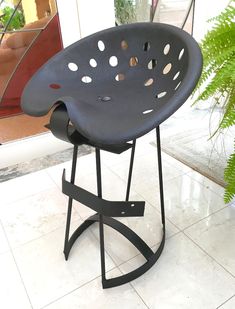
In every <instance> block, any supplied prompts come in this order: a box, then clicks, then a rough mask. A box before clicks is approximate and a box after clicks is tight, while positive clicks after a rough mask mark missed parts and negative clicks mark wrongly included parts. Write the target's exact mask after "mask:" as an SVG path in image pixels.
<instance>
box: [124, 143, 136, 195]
mask: <svg viewBox="0 0 235 309" xmlns="http://www.w3.org/2000/svg"><path fill="white" fill-rule="evenodd" d="M135 145H136V140H134V141H133V143H132V149H131V159H130V166H129V174H128V181H127V189H126V201H129V196H130V188H131V178H132V171H133V164H134V157H135Z"/></svg>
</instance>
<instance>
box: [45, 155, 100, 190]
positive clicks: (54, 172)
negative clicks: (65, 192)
mask: <svg viewBox="0 0 235 309" xmlns="http://www.w3.org/2000/svg"><path fill="white" fill-rule="evenodd" d="M71 166H72V161H68V162H65V163H61V164H58V165H55V166H53V167H50V168H48V169H46V170H45V171H46V172H47V173H48V174H49V175H50V177H51V178H52V179H53V181H54V182H55V183H56V184H57V185H58V186H59V187H60V188H61V183H62V173H63V170H64V169H65V172H66V178H67V179H68V180H69V179H70V173H71ZM90 174H92V175H96V165H95V153H91V154H88V155H85V156H82V157H79V158H78V159H77V168H76V179H79V178H82V177H84V176H87V175H90Z"/></svg>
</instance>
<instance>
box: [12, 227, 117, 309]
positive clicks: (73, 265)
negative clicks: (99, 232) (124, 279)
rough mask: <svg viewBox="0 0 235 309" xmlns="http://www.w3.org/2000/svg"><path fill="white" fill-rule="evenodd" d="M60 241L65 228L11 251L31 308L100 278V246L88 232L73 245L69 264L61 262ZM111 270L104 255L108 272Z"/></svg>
mask: <svg viewBox="0 0 235 309" xmlns="http://www.w3.org/2000/svg"><path fill="white" fill-rule="evenodd" d="M80 223H81V222H76V224H80ZM74 226H75V223H74ZM63 240H64V229H58V230H56V231H54V232H52V233H50V234H47V235H45V236H43V237H41V238H39V239H37V240H34V241H32V242H30V243H27V244H26V245H23V246H21V247H19V248H17V249H15V250H14V255H15V258H16V261H17V264H18V267H19V269H20V272H21V275H22V278H23V280H24V283H25V286H26V289H27V292H28V294H29V297H30V299H31V302H32V304H33V307H34V308H41V307H43V306H45V305H47V304H49V303H51V302H53V301H55V300H56V299H58V298H60V297H62V296H63V295H65V294H67V293H69V292H71V291H73V290H74V289H76V288H78V287H79V286H81V285H83V284H84V283H86V282H88V281H90V280H92V279H94V278H96V277H97V276H99V275H100V254H99V243H98V242H97V240H96V239H95V237H94V236H93V235H92V234H91V233H90V232H89V231H87V232H85V233H84V234H83V235H81V236H80V239H79V240H78V241H77V242H76V243H75V244H74V247H73V248H72V250H71V253H70V256H69V259H68V261H65V260H64V255H63ZM113 267H115V265H114V264H113V263H112V261H111V260H110V258H109V257H108V256H107V257H106V268H107V270H109V269H111V268H113Z"/></svg>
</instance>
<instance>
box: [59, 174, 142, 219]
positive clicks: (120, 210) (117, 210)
mask: <svg viewBox="0 0 235 309" xmlns="http://www.w3.org/2000/svg"><path fill="white" fill-rule="evenodd" d="M62 192H63V193H64V194H66V195H68V196H69V197H70V198H72V199H74V200H76V201H78V202H80V203H82V204H84V205H85V206H87V207H90V208H91V209H93V210H94V211H96V212H98V213H99V214H102V215H104V216H109V217H140V216H143V215H144V206H145V202H140V201H132V202H131V201H130V202H126V201H125V202H122V201H107V200H104V199H102V198H100V197H98V196H96V195H95V194H92V193H91V192H89V191H87V190H85V189H83V188H81V187H78V186H76V185H74V184H72V183H71V182H69V181H67V180H66V179H65V170H64V171H63V177H62Z"/></svg>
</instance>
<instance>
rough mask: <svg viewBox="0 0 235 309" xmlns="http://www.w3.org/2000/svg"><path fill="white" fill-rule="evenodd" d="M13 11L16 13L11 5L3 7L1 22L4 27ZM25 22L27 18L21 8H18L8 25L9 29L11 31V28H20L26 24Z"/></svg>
mask: <svg viewBox="0 0 235 309" xmlns="http://www.w3.org/2000/svg"><path fill="white" fill-rule="evenodd" d="M13 13H14V9H13V8H11V7H9V6H6V7H5V8H3V9H1V13H0V15H1V17H0V23H1V26H2V27H4V28H5V27H6V25H7V23H8V21H9V20H10V18H11V16H12V14H13ZM24 24H25V20H24V15H23V12H22V11H21V10H20V9H18V10H16V12H15V14H14V16H13V18H12V20H11V22H10V24H9V26H8V27H7V30H9V31H11V30H16V29H20V28H22V27H23V26H24Z"/></svg>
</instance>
